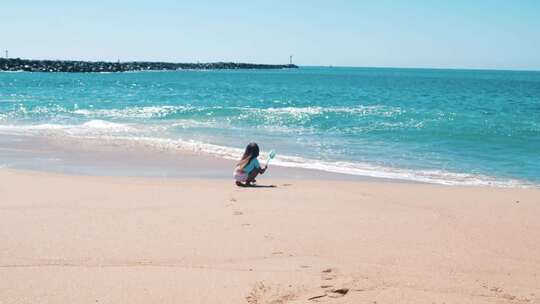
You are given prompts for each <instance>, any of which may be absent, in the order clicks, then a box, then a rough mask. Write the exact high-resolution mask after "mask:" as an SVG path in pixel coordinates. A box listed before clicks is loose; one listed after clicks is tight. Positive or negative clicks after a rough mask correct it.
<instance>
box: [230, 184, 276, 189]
mask: <svg viewBox="0 0 540 304" xmlns="http://www.w3.org/2000/svg"><path fill="white" fill-rule="evenodd" d="M237 186H238V187H241V188H277V186H276V185H256V184H250V185H244V184H243V185H242V186H240V185H237Z"/></svg>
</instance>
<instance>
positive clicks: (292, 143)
mask: <svg viewBox="0 0 540 304" xmlns="http://www.w3.org/2000/svg"><path fill="white" fill-rule="evenodd" d="M2 134H4V135H17V136H19V135H21V136H39V137H40V138H43V137H47V136H54V137H59V136H60V137H62V136H65V137H70V138H78V139H85V138H92V139H94V140H103V141H107V142H111V141H113V142H119V143H126V142H131V143H141V144H144V145H145V146H155V147H156V149H170V150H173V151H174V150H175V149H178V150H190V151H197V152H204V153H209V154H213V155H217V156H219V157H224V158H229V159H237V158H238V157H239V156H240V154H241V152H242V150H243V148H244V147H245V145H246V144H247V143H248V142H250V141H256V142H257V143H259V144H260V146H261V148H262V149H263V151H266V152H267V151H268V150H270V149H275V150H276V151H277V152H278V158H277V160H276V162H275V163H276V164H277V165H282V166H289V167H303V168H312V169H318V170H324V171H330V172H337V173H345V174H353V175H362V176H368V177H382V178H393V179H402V180H410V181H421V182H431V183H439V184H450V185H487V184H491V185H498V186H526V185H536V186H537V185H539V184H540V72H532V71H483V70H443V69H392V68H331V67H302V68H300V69H284V70H219V71H163V72H161V71H160V72H127V73H97V74H78V73H72V74H71V73H26V72H13V73H7V72H4V73H0V136H1V135H2ZM0 165H6V166H9V165H10V164H9V163H4V164H2V159H0Z"/></svg>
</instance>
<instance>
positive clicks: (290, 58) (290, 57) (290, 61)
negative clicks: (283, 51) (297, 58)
mask: <svg viewBox="0 0 540 304" xmlns="http://www.w3.org/2000/svg"><path fill="white" fill-rule="evenodd" d="M289 64H290V65H292V55H290V56H289Z"/></svg>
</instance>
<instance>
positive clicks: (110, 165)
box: [0, 128, 540, 188]
mask: <svg viewBox="0 0 540 304" xmlns="http://www.w3.org/2000/svg"><path fill="white" fill-rule="evenodd" d="M35 131H37V133H33V134H24V133H22V134H16V133H14V134H10V133H2V132H0V157H2V158H3V159H4V163H0V165H4V166H7V167H9V168H13V169H22V170H31V171H32V170H34V171H44V172H47V171H50V172H57V173H67V174H73V175H80V174H83V175H96V176H141V177H171V178H174V177H184V178H190V177H207V178H217V179H231V180H232V173H231V172H232V171H233V168H234V164H235V162H236V160H235V159H234V157H235V156H236V155H240V154H241V153H242V151H241V150H240V149H235V148H228V147H222V146H216V145H211V144H203V143H191V142H188V141H180V142H178V141H174V140H166V139H162V140H163V142H156V140H159V139H155V138H148V139H145V138H142V139H137V140H132V139H126V138H121V137H110V138H108V137H100V136H97V137H84V136H83V137H74V136H69V135H66V134H64V133H62V132H61V133H55V132H50V131H47V132H44V133H42V130H41V129H39V128H38V129H36V130H35ZM208 149H210V150H208ZM260 160H261V161H265V156H264V154H263V155H262V156H261V157H260ZM299 160H301V158H297V157H290V156H282V155H279V156H278V157H277V160H274V161H273V162H272V163H271V164H270V168H271V170H269V175H270V176H273V177H276V178H294V179H306V178H307V179H317V180H353V181H355V180H356V181H358V180H359V181H379V182H388V183H411V184H416V183H419V184H424V183H425V184H435V185H448V186H471V187H475V186H489V187H495V188H539V187H540V186H539V185H537V184H534V183H532V182H528V181H522V180H513V179H498V178H494V177H489V176H482V175H478V176H473V175H471V176H469V175H467V174H464V173H452V172H444V171H438V170H431V171H429V170H428V171H415V170H413V169H398V168H396V169H391V168H388V169H391V171H381V172H379V171H378V170H381V168H382V169H383V170H388V169H385V168H384V167H381V168H377V167H372V166H371V165H367V164H366V165H362V166H360V167H358V168H354V170H356V171H358V172H354V173H353V172H348V171H350V170H351V169H347V170H345V168H341V167H339V166H336V165H334V163H331V162H328V163H325V162H321V163H317V161H315V162H314V163H313V164H311V163H309V160H303V161H304V162H299ZM306 161H308V162H306ZM393 170H396V171H393ZM415 174H419V175H418V176H415ZM434 174H440V175H441V176H440V177H436V176H434ZM424 175H425V176H424ZM446 175H447V176H446ZM262 178H263V179H264V178H266V176H264V177H262ZM445 178H447V179H445ZM460 179H463V180H462V181H460ZM468 179H470V180H468Z"/></svg>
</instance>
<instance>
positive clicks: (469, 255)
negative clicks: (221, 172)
mask: <svg viewBox="0 0 540 304" xmlns="http://www.w3.org/2000/svg"><path fill="white" fill-rule="evenodd" d="M270 177H271V176H270ZM260 183H262V184H264V185H275V186H276V187H275V188H262V187H261V188H237V187H235V186H233V185H232V182H231V180H229V179H190V178H143V177H100V176H76V175H62V174H55V173H36V172H30V171H16V170H8V169H1V170H0V195H1V199H0V244H1V245H0V303H3V304H4V303H250V304H253V303H317V302H320V303H540V283H539V282H540V241H539V240H540V221H538V215H539V214H540V204H539V203H540V190H538V189H518V188H507V189H505V188H493V187H457V186H452V187H449V186H436V185H426V184H408V183H391V182H369V181H332V180H328V181H326V180H311V181H310V180H299V179H292V180H291V179H284V178H283V179H282V178H279V179H271V178H269V179H263V178H261V180H260Z"/></svg>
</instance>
